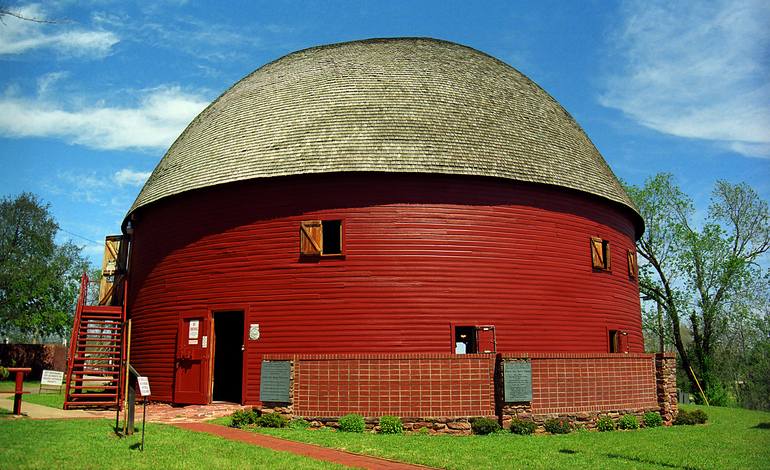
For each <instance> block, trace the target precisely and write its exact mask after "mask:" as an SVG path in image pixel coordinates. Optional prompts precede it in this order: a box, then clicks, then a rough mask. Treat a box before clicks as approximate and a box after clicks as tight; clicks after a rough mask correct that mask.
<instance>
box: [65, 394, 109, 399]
mask: <svg viewBox="0 0 770 470" xmlns="http://www.w3.org/2000/svg"><path fill="white" fill-rule="evenodd" d="M70 398H117V393H70Z"/></svg>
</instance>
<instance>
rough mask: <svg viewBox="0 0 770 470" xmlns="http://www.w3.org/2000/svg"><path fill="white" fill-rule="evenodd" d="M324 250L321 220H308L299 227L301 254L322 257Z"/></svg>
mask: <svg viewBox="0 0 770 470" xmlns="http://www.w3.org/2000/svg"><path fill="white" fill-rule="evenodd" d="M322 249H323V229H322V228H321V221H320V220H306V221H303V222H301V223H300V227H299V253H300V254H301V255H303V256H320V255H321V251H322Z"/></svg>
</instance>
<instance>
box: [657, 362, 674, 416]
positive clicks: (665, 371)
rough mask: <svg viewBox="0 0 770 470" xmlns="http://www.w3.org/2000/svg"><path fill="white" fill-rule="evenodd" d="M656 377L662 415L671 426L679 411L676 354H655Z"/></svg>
mask: <svg viewBox="0 0 770 470" xmlns="http://www.w3.org/2000/svg"><path fill="white" fill-rule="evenodd" d="M655 377H656V381H655V382H656V389H657V394H658V405H659V411H660V415H661V416H662V417H663V422H664V423H665V424H666V426H671V424H672V423H673V422H674V419H675V418H676V415H677V413H678V412H679V403H678V397H677V394H676V354H674V353H658V354H656V355H655Z"/></svg>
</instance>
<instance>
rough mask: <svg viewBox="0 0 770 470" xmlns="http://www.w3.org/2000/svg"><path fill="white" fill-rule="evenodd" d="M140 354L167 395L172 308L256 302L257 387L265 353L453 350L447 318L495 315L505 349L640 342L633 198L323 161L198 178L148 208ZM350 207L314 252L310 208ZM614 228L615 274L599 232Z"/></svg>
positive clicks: (137, 252)
mask: <svg viewBox="0 0 770 470" xmlns="http://www.w3.org/2000/svg"><path fill="white" fill-rule="evenodd" d="M136 215H137V218H136V221H135V223H134V226H135V232H134V236H133V245H132V252H131V261H130V262H131V265H130V282H129V286H130V289H131V292H130V296H129V309H130V315H131V316H132V318H133V319H134V322H133V323H134V332H133V337H132V356H131V358H132V362H133V363H134V365H135V366H136V367H137V369H138V370H139V371H140V372H141V373H143V374H146V375H149V376H150V378H151V379H152V381H153V394H154V395H153V396H154V397H155V398H156V399H160V400H170V399H171V394H172V385H173V368H174V354H175V338H176V328H177V317H178V315H179V313H180V312H183V311H186V310H190V309H195V308H209V309H214V310H217V309H233V308H239V309H243V310H245V311H246V322H247V323H259V325H260V333H261V337H260V339H259V340H258V341H249V342H247V344H246V361H247V374H246V376H245V380H246V401H247V402H248V403H255V402H257V401H258V399H259V377H260V370H259V369H260V362H261V357H262V355H263V354H266V353H361V352H394V353H395V352H398V353H413V352H425V353H428V352H430V353H446V352H451V351H453V344H452V339H451V334H450V324H452V323H455V324H460V325H495V328H496V338H497V349H498V351H501V352H606V351H607V347H608V346H607V330H608V329H619V330H625V331H627V332H628V333H629V337H628V344H629V347H630V351H631V352H641V351H642V350H643V341H642V334H641V319H640V306H639V292H638V286H637V283H636V281H635V280H633V279H629V276H628V267H627V258H626V256H624V254H625V253H626V251H627V250H630V249H633V247H634V235H635V234H634V226H633V222H632V221H633V219H632V216H631V214H630V210H629V209H627V208H624V207H622V206H619V205H616V204H614V203H610V202H607V201H605V200H602V199H598V198H596V197H593V196H590V195H586V194H583V193H577V192H573V191H568V190H563V189H561V188H554V187H549V186H543V185H534V184H523V183H516V182H511V181H505V180H498V179H493V178H481V177H458V176H442V175H410V174H372V173H360V174H326V175H315V176H314V175H309V176H300V177H287V178H275V179H270V180H253V181H251V182H246V183H234V184H228V185H223V186H219V187H214V188H209V189H206V190H201V191H195V192H190V193H186V194H182V195H179V196H175V197H172V198H168V199H165V200H162V201H159V202H157V203H153V204H151V205H149V206H147V207H144V208H142V209H141V210H140V211H138V212H137V214H136ZM324 219H335V220H336V219H340V220H342V221H343V230H344V244H343V251H344V257H343V258H321V259H310V260H308V259H303V258H301V257H300V256H299V227H300V222H301V221H303V220H324ZM592 236H597V237H600V238H602V239H604V240H608V241H609V242H610V249H611V250H612V252H614V256H613V265H612V270H611V271H610V272H598V271H595V270H593V269H592V267H591V252H590V238H591V237H592Z"/></svg>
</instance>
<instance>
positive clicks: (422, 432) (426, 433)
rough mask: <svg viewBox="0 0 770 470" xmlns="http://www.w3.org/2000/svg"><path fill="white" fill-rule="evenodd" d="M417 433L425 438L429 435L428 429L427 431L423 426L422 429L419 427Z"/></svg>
mask: <svg viewBox="0 0 770 470" xmlns="http://www.w3.org/2000/svg"><path fill="white" fill-rule="evenodd" d="M417 433H418V434H423V435H425V436H427V435H428V434H430V429H428V428H426V427H425V426H423V427H421V428H420V429H418V430H417Z"/></svg>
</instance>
